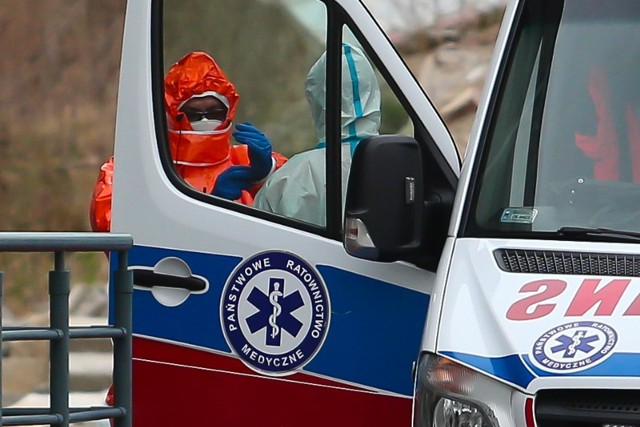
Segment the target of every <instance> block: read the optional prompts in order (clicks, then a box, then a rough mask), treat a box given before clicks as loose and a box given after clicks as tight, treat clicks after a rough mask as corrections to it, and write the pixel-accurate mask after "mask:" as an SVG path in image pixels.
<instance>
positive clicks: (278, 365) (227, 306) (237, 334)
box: [220, 252, 331, 375]
mask: <svg viewBox="0 0 640 427" xmlns="http://www.w3.org/2000/svg"><path fill="white" fill-rule="evenodd" d="M330 315H331V310H330V301H329V295H328V292H327V288H326V286H325V284H324V282H323V281H322V278H321V276H320V275H319V274H318V273H317V272H316V271H315V269H313V268H312V267H311V266H310V265H309V264H308V263H307V262H306V261H304V260H303V259H301V258H299V257H297V256H296V255H293V254H291V253H287V252H265V253H261V254H257V255H255V256H253V257H251V258H249V259H247V260H245V261H244V262H243V263H241V264H240V265H239V266H238V267H237V268H236V269H235V271H234V272H233V274H232V275H231V276H230V277H229V279H228V280H227V283H226V285H225V288H224V290H223V292H222V297H221V302H220V317H221V325H222V328H223V331H224V335H225V338H226V340H227V343H228V344H229V347H230V348H231V349H232V350H233V351H234V352H235V353H236V354H237V355H238V357H239V358H240V359H241V360H242V361H243V362H244V363H245V364H246V365H247V366H249V367H250V368H251V369H253V370H256V371H258V372H261V373H265V374H269V375H288V374H291V373H294V372H295V371H296V370H299V369H300V368H302V367H303V366H304V365H305V364H307V363H309V362H310V361H311V360H312V359H313V357H314V356H315V355H316V354H317V352H318V351H319V349H320V348H321V346H322V344H323V343H324V340H325V338H326V335H327V331H328V329H329V322H330Z"/></svg>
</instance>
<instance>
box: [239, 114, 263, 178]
mask: <svg viewBox="0 0 640 427" xmlns="http://www.w3.org/2000/svg"><path fill="white" fill-rule="evenodd" d="M232 135H233V138H234V139H235V140H236V141H238V142H239V143H241V144H246V145H247V147H248V149H249V150H248V151H249V168H251V174H252V176H253V178H254V180H255V181H261V180H263V179H265V178H266V177H267V175H269V172H271V168H272V167H273V160H272V159H271V141H269V138H267V137H266V135H265V134H264V133H262V132H261V131H260V129H258V128H256V127H255V126H253V125H252V124H251V123H249V122H247V123H240V124H238V125H236V130H235V132H233V134H232Z"/></svg>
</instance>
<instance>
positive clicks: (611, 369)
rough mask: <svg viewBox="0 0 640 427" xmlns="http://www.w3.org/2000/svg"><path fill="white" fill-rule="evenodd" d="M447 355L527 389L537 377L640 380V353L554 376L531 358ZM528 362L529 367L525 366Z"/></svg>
mask: <svg viewBox="0 0 640 427" xmlns="http://www.w3.org/2000/svg"><path fill="white" fill-rule="evenodd" d="M442 354H443V355H444V356H447V357H450V358H451V359H454V360H458V361H460V362H462V363H464V364H466V365H469V366H473V367H476V368H478V369H479V370H481V371H484V372H487V373H488V374H491V375H494V376H496V377H498V378H501V379H503V380H505V381H507V382H509V383H511V384H515V385H518V386H520V387H522V388H524V389H526V388H527V387H528V385H529V384H530V383H531V381H533V380H534V379H535V378H536V377H558V376H565V377H639V376H640V354H637V353H616V354H613V355H611V357H609V358H608V359H607V360H605V361H604V362H602V363H600V364H598V365H595V366H591V367H589V368H588V369H585V370H582V371H578V372H570V373H553V372H546V371H543V370H541V369H539V368H537V367H536V366H534V365H533V363H532V362H531V361H530V359H529V356H527V355H523V356H522V357H521V356H519V355H510V356H504V357H482V356H476V355H472V354H465V353H456V352H449V351H446V352H442ZM523 359H524V361H525V362H526V366H525V364H524V363H523Z"/></svg>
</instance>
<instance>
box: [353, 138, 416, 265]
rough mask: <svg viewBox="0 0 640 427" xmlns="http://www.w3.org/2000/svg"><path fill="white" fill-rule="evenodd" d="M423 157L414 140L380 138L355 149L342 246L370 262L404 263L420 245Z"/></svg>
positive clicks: (365, 142) (365, 140)
mask: <svg viewBox="0 0 640 427" xmlns="http://www.w3.org/2000/svg"><path fill="white" fill-rule="evenodd" d="M423 181H424V177H423V168H422V153H421V148H420V145H419V144H418V143H417V142H416V140H415V139H413V138H411V137H408V136H402V135H379V136H373V137H369V138H367V139H364V140H363V141H361V142H360V143H359V144H358V147H357V148H356V150H355V153H354V156H353V160H352V164H351V171H350V174H349V186H348V189H347V197H346V203H345V224H344V238H343V239H344V240H343V244H344V247H345V249H346V251H347V253H349V254H350V255H352V256H355V257H357V258H364V259H368V260H372V261H396V260H400V259H406V257H407V256H410V255H411V254H412V253H415V252H416V251H418V250H419V249H420V247H421V245H422V240H423V235H424V233H423V227H424V207H425V201H424V189H423V184H424V183H423Z"/></svg>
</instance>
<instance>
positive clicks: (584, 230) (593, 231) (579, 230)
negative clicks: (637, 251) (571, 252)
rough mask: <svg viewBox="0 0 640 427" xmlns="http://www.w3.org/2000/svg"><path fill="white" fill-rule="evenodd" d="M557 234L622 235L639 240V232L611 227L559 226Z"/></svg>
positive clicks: (585, 235)
mask: <svg viewBox="0 0 640 427" xmlns="http://www.w3.org/2000/svg"><path fill="white" fill-rule="evenodd" d="M556 232H557V233H558V234H561V235H564V236H568V237H590V236H602V237H617V238H619V237H623V238H626V239H629V240H640V232H637V231H624V230H616V229H613V228H605V227H597V228H588V227H561V228H559V229H558V230H557V231H556Z"/></svg>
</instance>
